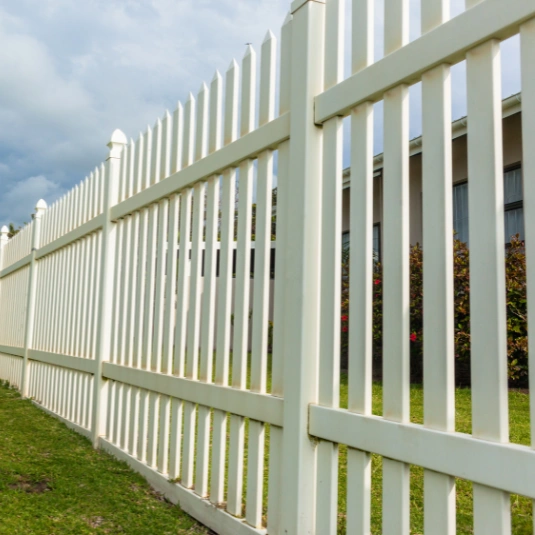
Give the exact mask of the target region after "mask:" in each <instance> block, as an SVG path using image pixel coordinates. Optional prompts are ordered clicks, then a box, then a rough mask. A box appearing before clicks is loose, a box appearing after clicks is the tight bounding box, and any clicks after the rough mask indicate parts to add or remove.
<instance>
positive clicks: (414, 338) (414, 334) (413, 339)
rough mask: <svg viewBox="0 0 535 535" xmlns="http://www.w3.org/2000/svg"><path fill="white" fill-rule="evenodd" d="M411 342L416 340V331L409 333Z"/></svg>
mask: <svg viewBox="0 0 535 535" xmlns="http://www.w3.org/2000/svg"><path fill="white" fill-rule="evenodd" d="M411 342H416V333H412V334H411Z"/></svg>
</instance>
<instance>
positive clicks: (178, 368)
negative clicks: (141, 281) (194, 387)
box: [173, 188, 193, 377]
mask: <svg viewBox="0 0 535 535" xmlns="http://www.w3.org/2000/svg"><path fill="white" fill-rule="evenodd" d="M192 193H193V190H192V189H189V188H188V189H186V190H185V191H182V193H181V194H180V246H179V257H178V264H179V265H178V288H177V309H176V328H175V353H174V359H173V375H178V376H179V377H184V372H185V363H186V326H187V313H188V293H189V284H188V282H189V281H188V277H189V251H190V233H191V200H192Z"/></svg>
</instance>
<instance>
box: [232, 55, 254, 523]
mask: <svg viewBox="0 0 535 535" xmlns="http://www.w3.org/2000/svg"><path fill="white" fill-rule="evenodd" d="M255 91H256V53H255V51H254V50H253V48H252V47H251V46H250V45H249V46H248V47H247V51H246V53H245V56H244V58H243V63H242V91H241V128H240V133H241V136H244V135H246V134H248V133H249V132H250V131H251V130H252V129H253V128H254V119H255ZM252 194H253V161H252V160H246V161H244V162H242V163H241V164H240V175H239V185H238V238H237V248H236V293H235V297H234V337H233V341H232V386H233V387H234V388H238V389H244V388H245V385H246V374H247V349H248V331H249V293H250V278H251V276H250V265H251V218H252ZM244 441H245V418H243V417H241V416H237V415H234V414H233V415H231V417H230V446H229V481H228V499H227V510H228V511H229V513H231V514H233V515H235V516H241V515H242V502H243V460H244Z"/></svg>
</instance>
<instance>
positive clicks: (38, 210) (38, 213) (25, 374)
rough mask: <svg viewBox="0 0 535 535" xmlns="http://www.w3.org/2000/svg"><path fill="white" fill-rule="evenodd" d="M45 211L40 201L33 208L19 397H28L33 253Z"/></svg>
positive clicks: (33, 284)
mask: <svg viewBox="0 0 535 535" xmlns="http://www.w3.org/2000/svg"><path fill="white" fill-rule="evenodd" d="M46 209H47V206H46V202H45V201H43V199H41V200H40V201H39V202H38V203H37V204H36V206H35V215H34V219H33V229H32V251H31V262H30V275H29V278H28V296H27V300H26V326H25V329H24V362H23V363H22V379H21V388H20V391H21V395H22V397H23V398H26V397H28V378H29V371H30V368H29V366H28V354H29V351H30V349H31V347H32V341H33V326H34V324H35V293H36V292H35V280H36V278H37V260H36V258H35V253H36V252H37V249H38V248H39V241H40V236H41V218H42V217H43V214H44V213H45V210H46Z"/></svg>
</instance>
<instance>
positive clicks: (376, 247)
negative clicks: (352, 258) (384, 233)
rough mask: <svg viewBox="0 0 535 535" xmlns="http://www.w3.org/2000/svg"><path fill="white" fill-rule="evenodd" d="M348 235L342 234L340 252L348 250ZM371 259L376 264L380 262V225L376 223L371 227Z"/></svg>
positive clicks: (346, 233)
mask: <svg viewBox="0 0 535 535" xmlns="http://www.w3.org/2000/svg"><path fill="white" fill-rule="evenodd" d="M349 236H350V234H349V232H344V233H343V234H342V251H345V250H347V249H349V245H350V238H349ZM372 240H373V245H372V246H373V259H374V260H375V261H376V262H379V261H380V260H381V223H376V224H375V225H373V237H372Z"/></svg>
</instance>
